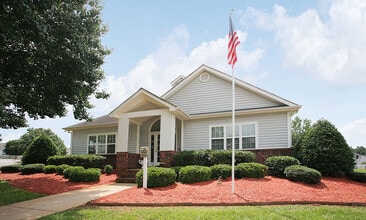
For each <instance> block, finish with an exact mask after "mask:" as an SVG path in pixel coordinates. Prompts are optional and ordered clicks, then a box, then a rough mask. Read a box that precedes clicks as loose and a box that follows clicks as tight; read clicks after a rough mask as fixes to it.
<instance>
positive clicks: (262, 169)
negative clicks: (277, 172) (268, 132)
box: [136, 162, 267, 187]
mask: <svg viewBox="0 0 366 220" xmlns="http://www.w3.org/2000/svg"><path fill="white" fill-rule="evenodd" d="M231 169H232V168H231V166H230V165H228V164H217V165H214V166H211V167H207V166H198V165H190V166H185V167H172V168H163V167H149V168H148V183H147V187H162V186H169V185H172V184H174V183H175V181H179V182H181V183H196V182H204V181H209V180H211V179H226V178H227V177H229V176H231V173H232V170H231ZM266 172H267V166H265V165H263V164H259V163H255V162H250V163H241V164H238V165H237V166H235V176H236V177H237V178H263V177H264V176H265V175H266ZM136 182H137V186H138V187H141V186H142V184H143V183H142V182H143V171H142V170H140V171H139V172H137V174H136Z"/></svg>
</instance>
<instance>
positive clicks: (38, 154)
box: [22, 135, 57, 165]
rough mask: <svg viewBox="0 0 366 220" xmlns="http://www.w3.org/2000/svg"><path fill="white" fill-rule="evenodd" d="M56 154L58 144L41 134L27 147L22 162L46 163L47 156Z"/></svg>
mask: <svg viewBox="0 0 366 220" xmlns="http://www.w3.org/2000/svg"><path fill="white" fill-rule="evenodd" d="M56 154H57V148H56V145H55V144H54V143H53V142H52V140H51V139H50V138H49V137H47V136H45V135H41V136H39V137H38V138H36V139H35V140H34V141H33V142H32V144H31V145H30V146H29V147H28V148H27V149H26V151H25V152H24V155H23V158H22V163H23V165H24V164H31V163H43V164H46V163H47V158H48V157H50V156H54V155H56Z"/></svg>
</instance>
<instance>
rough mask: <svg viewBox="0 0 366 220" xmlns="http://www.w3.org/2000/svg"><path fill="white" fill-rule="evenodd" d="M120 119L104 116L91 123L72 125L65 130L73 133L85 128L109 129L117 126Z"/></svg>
mask: <svg viewBox="0 0 366 220" xmlns="http://www.w3.org/2000/svg"><path fill="white" fill-rule="evenodd" d="M117 125H118V119H117V118H113V117H110V116H109V115H104V116H101V117H98V118H95V119H93V120H91V121H84V122H81V123H78V124H75V125H71V126H69V127H66V128H63V129H64V130H66V131H73V130H78V129H85V128H88V127H90V128H96V127H109V126H111V127H112V126H117Z"/></svg>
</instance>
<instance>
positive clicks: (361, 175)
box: [348, 171, 366, 183]
mask: <svg viewBox="0 0 366 220" xmlns="http://www.w3.org/2000/svg"><path fill="white" fill-rule="evenodd" d="M348 178H350V179H351V180H354V181H357V182H361V183H366V173H365V172H357V171H353V172H352V173H349V174H348Z"/></svg>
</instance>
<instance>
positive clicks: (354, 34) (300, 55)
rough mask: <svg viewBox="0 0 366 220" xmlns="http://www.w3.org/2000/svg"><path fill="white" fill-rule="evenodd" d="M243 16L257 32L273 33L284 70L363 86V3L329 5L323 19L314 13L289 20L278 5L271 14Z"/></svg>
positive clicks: (365, 13) (365, 54) (365, 4)
mask: <svg viewBox="0 0 366 220" xmlns="http://www.w3.org/2000/svg"><path fill="white" fill-rule="evenodd" d="M247 12H248V13H249V14H251V15H252V16H254V17H256V25H257V27H258V28H260V29H262V30H265V31H274V32H275V34H276V39H277V41H278V42H279V44H280V46H281V47H282V49H283V51H284V64H285V65H286V66H287V67H288V68H293V69H296V70H298V71H301V72H306V73H309V74H312V75H313V76H315V77H319V78H321V79H323V80H326V81H329V82H331V83H333V84H336V85H343V86H354V85H366V74H364V73H365V71H366V62H364V60H363V59H364V57H366V32H365V31H364V30H365V28H366V1H361V0H348V1H342V0H339V1H332V2H331V4H330V5H329V8H328V11H327V13H328V14H327V16H324V18H323V19H322V17H321V16H320V15H319V13H318V11H317V10H315V9H308V10H306V11H305V12H303V13H302V14H300V15H298V16H290V15H289V14H288V13H287V11H286V9H285V8H283V7H282V6H278V5H276V6H274V10H273V13H272V14H269V13H265V12H261V11H256V10H255V9H252V8H251V9H249V10H247Z"/></svg>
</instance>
